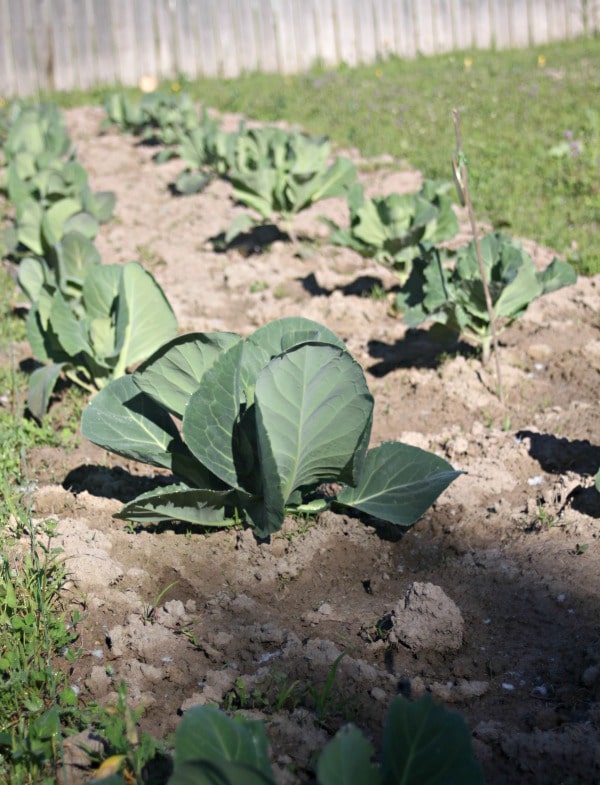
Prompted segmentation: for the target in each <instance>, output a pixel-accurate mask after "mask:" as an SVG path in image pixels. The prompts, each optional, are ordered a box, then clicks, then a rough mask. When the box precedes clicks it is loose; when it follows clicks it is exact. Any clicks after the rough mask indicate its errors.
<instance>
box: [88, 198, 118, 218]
mask: <svg viewBox="0 0 600 785" xmlns="http://www.w3.org/2000/svg"><path fill="white" fill-rule="evenodd" d="M116 201H117V197H116V196H115V194H114V192H113V191H97V192H96V193H93V192H92V191H88V192H87V194H86V195H85V197H84V200H83V207H84V209H85V211H86V212H87V213H89V214H90V215H91V216H93V218H94V219H95V220H96V221H98V223H101V224H104V223H106V222H107V221H110V219H111V218H112V215H113V211H114V209H115V204H116Z"/></svg>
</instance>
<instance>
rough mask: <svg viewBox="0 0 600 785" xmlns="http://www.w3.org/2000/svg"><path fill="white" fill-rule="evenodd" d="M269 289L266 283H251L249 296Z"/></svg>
mask: <svg viewBox="0 0 600 785" xmlns="http://www.w3.org/2000/svg"><path fill="white" fill-rule="evenodd" d="M268 288H269V284H268V283H267V282H266V281H253V283H251V284H250V294H257V293H258V292H264V291H265V289H268Z"/></svg>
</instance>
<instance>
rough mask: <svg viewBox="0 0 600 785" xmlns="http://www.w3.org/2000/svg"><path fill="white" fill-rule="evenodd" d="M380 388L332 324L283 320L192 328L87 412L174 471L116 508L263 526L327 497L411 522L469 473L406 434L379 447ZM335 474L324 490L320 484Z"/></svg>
mask: <svg viewBox="0 0 600 785" xmlns="http://www.w3.org/2000/svg"><path fill="white" fill-rule="evenodd" d="M372 416H373V398H372V396H371V394H370V393H369V390H368V387H367V384H366V380H365V377H364V374H363V371H362V369H361V367H360V366H359V365H358V363H357V362H356V361H355V360H354V359H353V358H352V357H351V355H350V354H349V352H348V350H347V348H346V346H345V344H344V343H343V342H342V341H341V340H340V339H339V338H338V337H337V336H336V335H335V334H334V333H332V332H331V331H330V330H328V329H327V328H325V327H323V326H322V325H320V324H318V323H316V322H312V321H310V320H307V319H302V318H289V319H280V320H277V321H274V322H271V323H269V324H267V325H265V326H264V327H262V328H260V329H258V330H256V332H254V333H253V334H252V335H250V336H249V337H248V338H246V339H245V340H243V339H242V338H241V337H240V336H238V335H236V334H234V333H229V332H214V333H191V334H188V335H184V336H179V337H178V338H175V339H174V340H172V341H169V342H168V343H166V344H165V345H164V346H162V347H161V348H160V349H159V350H158V351H157V352H155V354H154V355H153V356H152V357H150V358H149V359H148V360H146V361H145V362H144V363H142V365H141V366H140V367H139V368H138V369H137V370H135V371H134V372H133V373H132V374H131V375H128V376H125V377H122V378H120V379H116V380H114V381H111V382H110V383H109V384H108V385H107V386H106V387H105V388H104V389H103V390H101V392H100V393H98V395H96V396H95V397H94V398H93V399H92V400H91V402H90V403H89V405H88V406H87V407H86V409H85V410H84V412H83V418H82V432H83V434H84V436H86V437H87V438H88V439H90V441H92V442H94V443H95V444H98V445H100V446H101V447H105V448H106V449H107V450H110V451H111V452H114V453H117V454H118V455H121V456H124V457H126V458H129V459H134V460H139V461H143V462H145V463H148V464H150V465H152V466H157V467H161V468H164V469H168V470H170V471H171V472H172V473H173V475H174V478H173V480H174V482H173V484H172V485H169V486H167V487H164V486H162V487H160V488H159V489H157V490H151V491H149V492H147V493H144V494H142V495H141V496H138V497H137V499H135V500H133V501H132V502H130V503H129V504H127V505H125V507H124V508H123V509H122V510H121V512H120V513H119V514H118V516H117V517H119V518H124V519H128V520H133V521H139V522H144V521H150V520H154V521H156V520H177V521H186V522H188V523H192V524H199V525H201V526H211V527H212V526H228V525H231V524H232V523H233V522H234V521H235V520H239V519H240V518H243V519H244V520H245V521H246V522H247V523H248V524H249V525H250V526H251V527H252V528H253V530H254V533H255V535H256V536H257V537H259V538H264V537H267V536H268V535H270V534H271V533H272V532H275V531H277V530H278V529H279V528H280V527H281V525H282V524H283V521H284V516H285V514H286V511H287V510H292V511H301V510H305V511H311V510H312V511H315V510H319V509H324V508H325V507H326V506H327V505H335V506H336V507H339V508H342V509H345V510H348V509H354V510H358V511H360V512H362V513H365V514H367V515H372V516H376V517H377V518H380V519H383V520H386V521H389V522H391V523H394V524H397V525H400V526H408V525H410V524H411V523H413V522H414V521H416V520H417V519H418V518H419V517H420V516H421V515H422V514H423V512H424V511H425V510H426V509H427V508H428V507H429V506H430V505H431V504H432V503H433V502H434V501H435V499H436V498H437V497H438V495H439V494H440V493H441V492H442V491H443V490H444V489H445V488H446V487H447V486H448V485H449V484H450V483H451V482H452V481H453V480H454V479H455V477H456V476H457V474H458V473H457V472H455V471H454V470H453V469H452V467H451V466H450V465H449V464H448V463H447V462H446V461H444V460H443V459H441V458H439V457H437V456H436V455H433V454H430V453H428V452H425V451H423V450H419V449H417V448H415V447H410V446H408V445H404V444H401V443H384V444H382V445H380V446H379V447H375V448H374V449H372V450H369V451H367V446H368V442H369V437H370V432H371V424H372ZM324 483H328V484H330V483H334V484H336V485H335V490H336V491H337V492H335V493H334V490H332V489H331V485H328V488H329V491H328V493H327V494H326V495H325V496H322V495H320V493H319V491H320V488H321V486H322V485H323V484H324Z"/></svg>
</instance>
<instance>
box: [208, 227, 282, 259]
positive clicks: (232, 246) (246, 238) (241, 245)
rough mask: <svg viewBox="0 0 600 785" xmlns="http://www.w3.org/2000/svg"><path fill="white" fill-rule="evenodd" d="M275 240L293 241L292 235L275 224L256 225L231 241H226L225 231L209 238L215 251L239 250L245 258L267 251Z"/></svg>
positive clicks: (224, 252)
mask: <svg viewBox="0 0 600 785" xmlns="http://www.w3.org/2000/svg"><path fill="white" fill-rule="evenodd" d="M275 242H286V243H289V242H291V238H290V236H289V235H288V234H287V233H286V232H282V231H281V229H280V228H279V227H278V226H275V224H260V225H259V226H255V227H254V228H252V229H250V230H249V231H247V232H242V233H241V234H238V236H237V237H235V238H234V239H233V240H232V241H231V242H230V243H227V242H226V241H225V232H219V233H218V234H215V235H213V236H212V237H209V238H208V243H209V244H210V245H211V246H212V248H213V250H214V251H215V253H223V254H226V253H229V252H230V251H237V252H238V253H240V254H241V255H242V256H243V257H244V258H248V257H250V256H258V255H260V254H263V253H265V252H266V251H268V250H269V248H270V246H271V245H273V243H275Z"/></svg>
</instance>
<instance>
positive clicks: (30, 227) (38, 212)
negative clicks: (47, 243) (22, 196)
mask: <svg viewBox="0 0 600 785" xmlns="http://www.w3.org/2000/svg"><path fill="white" fill-rule="evenodd" d="M43 215H44V211H43V209H42V206H41V205H40V204H39V202H36V201H34V200H33V199H29V200H27V201H26V202H23V203H21V204H19V205H17V209H16V223H17V239H18V241H19V242H20V243H21V244H22V245H24V246H25V247H26V248H29V250H30V251H33V253H34V254H37V256H43V254H44V246H43V245H42V220H43Z"/></svg>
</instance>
